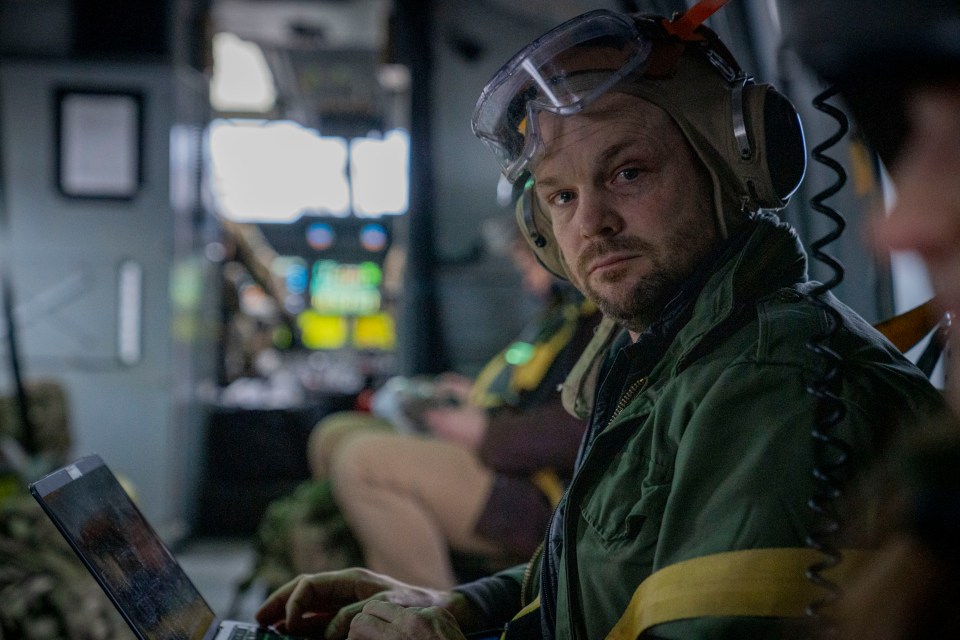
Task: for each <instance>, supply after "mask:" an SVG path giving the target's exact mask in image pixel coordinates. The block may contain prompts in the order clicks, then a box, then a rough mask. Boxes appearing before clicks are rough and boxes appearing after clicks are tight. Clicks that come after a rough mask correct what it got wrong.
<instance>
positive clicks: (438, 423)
mask: <svg viewBox="0 0 960 640" xmlns="http://www.w3.org/2000/svg"><path fill="white" fill-rule="evenodd" d="M502 231H504V232H506V233H509V240H510V242H509V243H507V244H508V250H509V252H510V256H511V258H512V260H513V262H514V264H515V265H516V267H517V269H518V270H519V271H520V273H521V275H522V278H523V287H524V289H525V290H526V291H528V292H529V293H530V294H531V295H533V296H535V297H536V298H537V299H538V300H539V301H540V302H541V303H542V305H543V306H542V309H540V310H539V311H538V312H537V314H536V316H535V317H534V318H533V320H532V321H530V322H529V323H528V324H527V326H526V327H525V328H524V330H523V331H522V333H521V334H520V335H519V336H518V337H517V339H516V340H514V341H513V342H511V343H510V344H509V345H507V347H506V348H505V349H504V350H503V351H501V352H500V353H499V354H497V355H496V356H495V357H494V358H493V359H492V360H491V361H490V362H489V363H488V364H487V365H486V366H485V367H484V368H483V369H482V370H481V371H480V373H479V375H478V376H477V378H476V380H470V379H468V378H465V377H463V376H458V375H456V374H444V375H441V376H439V377H437V378H436V379H435V380H433V381H430V382H424V381H420V382H416V381H409V382H408V385H409V386H414V387H416V388H415V389H414V392H415V393H418V394H419V397H418V398H417V400H418V404H420V405H421V408H420V410H419V411H415V412H411V411H410V410H409V409H407V410H404V409H403V408H398V407H394V409H395V410H399V411H406V413H405V418H404V420H403V424H405V425H406V426H405V427H402V429H403V430H404V431H407V432H404V433H397V432H395V431H394V430H393V429H392V428H391V426H390V423H389V422H387V421H386V420H384V419H383V418H380V417H377V416H374V415H369V414H363V413H356V412H345V413H337V414H333V415H331V416H328V417H327V418H325V419H324V420H322V421H321V422H320V423H319V424H318V425H317V427H316V428H315V430H314V433H313V434H312V435H311V439H310V445H309V457H310V463H311V467H312V468H313V470H314V476H315V477H316V478H329V479H330V480H331V482H332V489H333V496H334V498H335V500H336V502H337V504H338V506H339V507H340V510H341V511H342V513H343V515H344V517H345V519H346V521H347V523H348V524H349V526H350V529H351V530H352V531H353V533H354V536H355V538H356V539H357V541H358V543H359V545H360V548H361V551H362V554H363V557H364V564H365V566H367V567H368V568H370V569H373V570H374V571H379V572H384V573H388V574H390V575H393V576H397V577H398V578H400V579H402V580H404V581H406V582H410V583H411V584H416V585H420V586H425V587H433V588H449V587H452V586H453V585H454V584H455V583H456V575H455V568H454V566H453V565H452V563H451V555H450V550H451V549H453V550H454V551H457V552H463V553H465V554H468V556H471V557H480V558H486V559H488V560H489V562H485V563H481V565H482V567H480V570H481V571H482V572H484V573H489V572H490V571H492V570H494V569H499V568H503V567H506V566H510V565H512V564H516V563H517V562H520V561H523V560H525V559H527V558H529V557H530V555H531V554H532V553H533V551H534V549H535V548H536V547H537V545H538V544H539V543H540V540H541V539H542V537H543V532H544V530H545V528H546V524H547V521H548V519H549V517H550V513H551V512H552V511H553V507H554V505H555V504H556V501H557V500H558V499H559V497H560V494H561V493H562V491H563V482H564V481H565V480H566V479H567V478H569V476H570V473H571V472H572V470H573V462H574V458H575V456H576V451H577V446H578V444H579V442H580V439H581V437H582V436H583V430H584V428H585V426H586V425H585V423H584V421H583V420H581V419H579V418H575V417H573V416H571V415H569V414H568V413H567V412H566V411H564V409H563V407H562V405H561V401H560V393H559V392H558V390H557V388H558V386H559V385H560V383H561V382H563V379H564V378H565V377H566V375H567V373H568V372H569V371H570V369H571V368H572V366H573V364H574V362H576V360H577V358H578V357H579V355H580V353H581V352H582V350H583V348H584V346H585V345H586V344H587V342H588V341H589V340H590V339H591V338H592V337H593V332H594V328H595V327H596V326H597V324H598V323H599V320H600V314H599V313H598V312H597V311H596V307H595V306H594V305H593V304H592V303H590V302H587V301H585V300H584V298H583V296H582V295H580V293H579V292H578V291H577V290H576V289H574V288H573V287H572V286H570V285H569V284H568V283H566V282H563V281H561V280H559V279H557V278H555V277H554V276H553V275H551V274H550V273H549V272H548V271H547V270H546V269H544V268H543V266H541V265H540V264H539V263H538V262H537V260H536V257H535V256H534V255H533V253H532V252H531V251H530V249H529V247H527V245H526V243H525V242H524V241H523V239H522V238H520V237H519V234H518V233H517V231H516V225H514V224H510V226H509V227H502ZM501 243H502V241H501ZM388 384H389V383H388ZM425 389H430V390H432V393H433V394H434V395H435V397H436V398H438V400H436V401H435V402H434V401H432V400H431V398H429V397H426V396H428V393H427V392H426V391H424V390H425ZM380 393H381V394H382V393H384V392H380ZM377 398H378V396H375V397H374V400H373V406H374V408H375V409H376V407H377V404H378V400H377ZM413 414H419V415H413ZM417 421H422V425H411V424H410V423H413V422H417ZM409 431H413V433H409ZM484 567H485V569H484ZM491 567H492V568H491Z"/></svg>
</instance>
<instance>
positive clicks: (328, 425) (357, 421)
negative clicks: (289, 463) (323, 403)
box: [307, 411, 387, 479]
mask: <svg viewBox="0 0 960 640" xmlns="http://www.w3.org/2000/svg"><path fill="white" fill-rule="evenodd" d="M381 422H382V421H380V420H379V419H377V418H375V417H373V416H371V415H369V414H365V413H359V412H356V411H340V412H337V413H332V414H330V415H329V416H327V417H325V418H324V419H323V420H321V421H320V422H318V423H317V425H316V426H315V427H314V428H313V431H312V432H311V433H310V438H309V440H308V441H307V460H308V462H309V464H310V470H311V471H312V473H313V477H314V478H318V479H324V478H329V477H330V474H331V472H332V470H331V466H332V460H333V457H334V455H335V454H336V451H337V449H338V448H339V447H340V445H341V443H342V442H343V441H344V440H346V439H347V438H348V437H350V436H352V435H355V434H358V433H364V432H366V431H369V430H386V429H387V427H385V426H384V425H382V424H381Z"/></svg>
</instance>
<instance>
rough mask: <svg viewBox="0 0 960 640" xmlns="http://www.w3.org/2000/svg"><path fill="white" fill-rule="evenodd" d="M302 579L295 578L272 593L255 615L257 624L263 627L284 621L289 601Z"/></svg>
mask: <svg viewBox="0 0 960 640" xmlns="http://www.w3.org/2000/svg"><path fill="white" fill-rule="evenodd" d="M302 577H303V576H299V577H296V578H294V579H293V580H291V581H290V582H288V583H286V584H285V585H283V586H282V587H280V588H279V589H277V590H276V591H274V592H273V593H271V594H270V595H269V596H268V597H267V599H266V600H265V601H264V602H263V604H261V605H260V608H259V609H257V612H256V613H255V614H254V617H255V618H256V620H257V622H259V623H260V624H262V625H271V624H275V623H277V622H279V621H281V620H283V619H284V618H285V617H286V606H287V599H288V598H289V597H290V593H291V592H292V591H293V590H294V588H295V587H296V586H297V583H299V582H300V580H301V578H302Z"/></svg>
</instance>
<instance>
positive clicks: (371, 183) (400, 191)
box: [350, 129, 410, 216]
mask: <svg viewBox="0 0 960 640" xmlns="http://www.w3.org/2000/svg"><path fill="white" fill-rule="evenodd" d="M409 165H410V136H409V135H408V134H407V132H406V131H403V130H401V129H394V130H392V131H388V132H387V133H386V134H385V135H384V136H383V138H354V139H353V140H351V141H350V176H351V180H352V183H353V209H354V213H355V214H356V215H358V216H381V215H384V214H399V213H406V211H407V206H408V198H409V182H410V179H409V176H410V173H409V172H410V169H409Z"/></svg>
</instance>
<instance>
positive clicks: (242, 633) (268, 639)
mask: <svg viewBox="0 0 960 640" xmlns="http://www.w3.org/2000/svg"><path fill="white" fill-rule="evenodd" d="M290 637H291V636H285V635H282V634H279V633H277V632H276V631H273V630H271V629H263V628H260V629H257V628H255V627H234V629H233V631H231V632H230V637H229V638H228V639H227V640H283V639H284V638H290Z"/></svg>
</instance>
